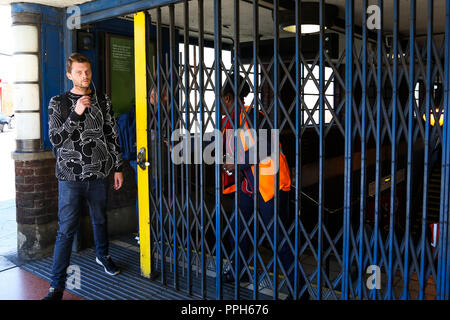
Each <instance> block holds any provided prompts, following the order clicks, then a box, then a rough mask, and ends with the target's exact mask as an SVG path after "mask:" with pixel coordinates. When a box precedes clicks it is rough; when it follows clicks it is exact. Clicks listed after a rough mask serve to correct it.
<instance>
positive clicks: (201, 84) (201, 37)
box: [198, 0, 207, 299]
mask: <svg viewBox="0 0 450 320" xmlns="http://www.w3.org/2000/svg"><path fill="white" fill-rule="evenodd" d="M203 7H204V5H203V0H198V30H199V36H198V52H199V55H198V58H199V67H198V81H199V84H198V89H199V90H198V91H199V96H200V100H199V109H200V133H201V137H203V135H204V134H205V128H204V112H203V108H204V107H205V106H204V103H203V102H204V97H205V84H204V81H205V80H204V68H203V66H204V60H205V56H204V9H203ZM200 157H201V159H203V158H202V155H201V154H200ZM203 201H204V167H203V161H202V163H201V165H200V219H201V222H200V223H201V240H200V242H201V270H202V280H201V281H202V285H201V291H202V293H201V294H202V298H203V299H205V298H206V262H207V261H206V253H205V217H204V215H205V213H204V210H203V209H204V208H203Z"/></svg>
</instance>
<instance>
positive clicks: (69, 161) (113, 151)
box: [48, 91, 122, 181]
mask: <svg viewBox="0 0 450 320" xmlns="http://www.w3.org/2000/svg"><path fill="white" fill-rule="evenodd" d="M89 96H90V97H91V107H89V108H86V110H85V111H84V113H83V114H82V115H81V116H79V115H78V114H77V113H76V112H75V111H74V109H75V105H76V103H77V101H78V99H79V98H81V97H82V96H81V95H78V94H74V93H72V92H70V91H68V92H66V93H64V94H61V95H58V96H55V97H53V98H51V99H50V103H49V107H48V114H49V121H48V123H49V126H48V127H49V137H50V142H51V143H52V145H53V147H54V148H53V151H54V154H55V157H56V168H55V173H56V178H58V180H64V181H91V180H96V179H103V178H106V177H107V176H108V175H109V173H110V172H111V169H113V168H114V171H115V172H121V171H122V154H121V151H120V146H119V142H118V130H117V125H116V120H115V118H114V113H113V110H112V106H111V100H110V99H109V97H108V96H107V95H101V94H99V95H95V93H94V91H92V92H91V94H90V95H89ZM100 108H103V111H102V109H100Z"/></svg>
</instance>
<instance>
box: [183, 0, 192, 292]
mask: <svg viewBox="0 0 450 320" xmlns="http://www.w3.org/2000/svg"><path fill="white" fill-rule="evenodd" d="M190 68H191V67H190V62H189V1H188V0H184V112H185V123H184V128H185V134H187V136H188V137H189V136H190V129H191V126H190V122H191V120H190V108H189V99H190V94H189V89H190V77H189V73H190ZM185 141H186V145H185V150H190V148H189V146H188V144H189V143H190V140H189V139H185ZM190 156H191V155H190V153H189V154H187V155H186V157H185V177H186V199H185V200H186V203H185V210H186V256H187V275H186V281H187V283H186V285H187V293H188V294H192V278H191V219H190V210H189V209H190V205H189V202H190V194H191V192H190V189H191V185H190V172H189V169H190V165H189V163H188V162H189V159H190Z"/></svg>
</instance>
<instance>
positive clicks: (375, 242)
mask: <svg viewBox="0 0 450 320" xmlns="http://www.w3.org/2000/svg"><path fill="white" fill-rule="evenodd" d="M378 7H379V8H380V9H381V12H383V0H378ZM383 20H384V19H383V15H381V16H380V29H378V31H377V124H376V163H375V210H374V211H375V217H374V218H375V219H374V220H375V223H374V232H373V257H374V258H373V264H374V265H377V263H378V237H379V230H378V228H379V226H378V223H379V216H380V180H381V163H382V160H381V130H382V128H381V119H382V114H381V104H382V98H383V96H382V85H383V65H382V63H383V60H382V59H383V58H382V52H383V41H384V39H383ZM377 295H378V292H377V289H375V288H374V289H372V292H371V297H372V299H373V300H376V299H377Z"/></svg>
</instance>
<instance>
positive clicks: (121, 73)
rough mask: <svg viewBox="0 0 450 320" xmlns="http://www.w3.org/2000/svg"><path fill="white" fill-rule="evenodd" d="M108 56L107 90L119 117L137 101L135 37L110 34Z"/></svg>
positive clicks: (107, 47)
mask: <svg viewBox="0 0 450 320" xmlns="http://www.w3.org/2000/svg"><path fill="white" fill-rule="evenodd" d="M106 56H107V59H106V83H107V88H106V92H107V93H108V95H109V96H110V98H111V102H112V105H113V109H114V114H115V116H116V117H118V116H119V115H120V114H122V113H125V112H128V111H130V109H131V107H132V106H133V105H134V101H135V98H134V96H135V90H134V40H133V38H132V37H126V36H120V35H112V34H108V35H107V36H106Z"/></svg>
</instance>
